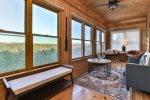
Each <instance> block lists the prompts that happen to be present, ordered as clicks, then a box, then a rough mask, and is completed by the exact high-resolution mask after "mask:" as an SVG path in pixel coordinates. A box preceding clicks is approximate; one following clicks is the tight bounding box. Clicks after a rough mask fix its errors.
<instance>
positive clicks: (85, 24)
mask: <svg viewBox="0 0 150 100" xmlns="http://www.w3.org/2000/svg"><path fill="white" fill-rule="evenodd" d="M83 24H84V33H83V37H84V38H83V39H84V57H91V56H92V54H93V52H92V42H93V41H92V26H91V25H90V24H88V23H83ZM85 26H88V27H90V40H87V39H85V35H86V33H85ZM86 41H88V42H90V43H91V53H92V54H90V55H85V42H86Z"/></svg>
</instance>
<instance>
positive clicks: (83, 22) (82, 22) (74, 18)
mask: <svg viewBox="0 0 150 100" xmlns="http://www.w3.org/2000/svg"><path fill="white" fill-rule="evenodd" d="M72 20H74V21H77V22H79V23H81V39H76V40H81V42H82V43H81V45H82V47H81V50H82V51H81V52H82V56H81V57H77V58H72V40H74V38H72ZM85 26H89V27H90V28H91V31H90V35H91V37H90V38H91V40H85ZM92 33H93V27H92V25H91V23H90V22H87V21H84V20H83V19H81V18H78V17H76V16H72V18H71V60H73V61H74V60H78V59H85V58H90V57H92V55H93V35H92ZM85 41H90V42H91V52H92V54H91V55H87V56H85Z"/></svg>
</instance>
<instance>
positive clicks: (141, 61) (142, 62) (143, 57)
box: [139, 54, 147, 65]
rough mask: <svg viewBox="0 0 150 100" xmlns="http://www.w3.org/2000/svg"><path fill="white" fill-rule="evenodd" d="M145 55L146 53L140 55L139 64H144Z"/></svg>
mask: <svg viewBox="0 0 150 100" xmlns="http://www.w3.org/2000/svg"><path fill="white" fill-rule="evenodd" d="M146 57H147V55H145V54H143V56H142V57H141V59H140V62H139V64H140V65H145V63H146Z"/></svg>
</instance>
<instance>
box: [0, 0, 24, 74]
mask: <svg viewBox="0 0 150 100" xmlns="http://www.w3.org/2000/svg"><path fill="white" fill-rule="evenodd" d="M0 14H1V15H0V73H5V72H10V71H15V70H20V69H24V68H25V34H24V16H25V2H24V0H1V1H0Z"/></svg>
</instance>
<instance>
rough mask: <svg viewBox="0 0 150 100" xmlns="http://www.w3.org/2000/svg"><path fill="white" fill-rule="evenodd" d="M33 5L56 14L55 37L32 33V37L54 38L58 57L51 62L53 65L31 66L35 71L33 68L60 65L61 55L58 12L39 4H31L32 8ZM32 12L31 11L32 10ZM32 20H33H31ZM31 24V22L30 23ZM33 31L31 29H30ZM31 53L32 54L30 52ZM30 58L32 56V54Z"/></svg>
mask: <svg viewBox="0 0 150 100" xmlns="http://www.w3.org/2000/svg"><path fill="white" fill-rule="evenodd" d="M33 5H36V6H38V7H41V8H43V9H46V10H48V11H51V12H54V13H56V14H57V36H52V35H43V34H42V33H41V34H36V33H33V32H32V37H34V36H40V37H49V38H56V39H57V49H58V50H57V51H58V55H57V57H58V61H57V62H53V63H48V64H42V65H38V66H34V65H33V66H32V67H33V69H35V68H38V67H45V66H49V65H55V64H60V58H61V55H60V48H61V45H60V44H61V43H60V24H59V23H60V13H59V12H58V11H56V10H53V9H50V8H49V7H47V6H43V5H41V4H39V3H35V2H33V3H32V7H33ZM32 11H33V10H32ZM32 14H33V12H32ZM32 18H33V15H32ZM32 20H33V19H32ZM32 22H33V21H32ZM32 25H33V23H32ZM32 29H33V28H32ZM33 44H34V42H33ZM32 53H33V52H32ZM32 56H33V54H32Z"/></svg>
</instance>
